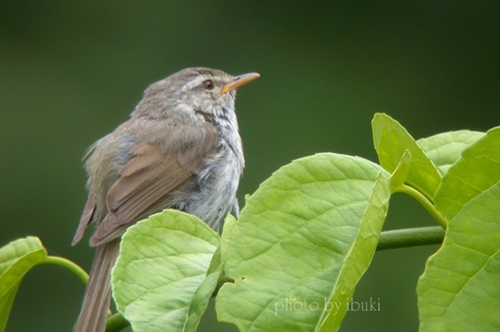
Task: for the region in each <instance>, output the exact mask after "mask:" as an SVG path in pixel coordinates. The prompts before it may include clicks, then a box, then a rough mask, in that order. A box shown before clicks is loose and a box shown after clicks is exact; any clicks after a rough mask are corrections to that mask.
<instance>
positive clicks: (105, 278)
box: [73, 239, 120, 332]
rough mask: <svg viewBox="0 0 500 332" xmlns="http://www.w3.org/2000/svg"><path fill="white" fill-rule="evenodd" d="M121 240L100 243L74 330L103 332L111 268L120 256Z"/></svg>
mask: <svg viewBox="0 0 500 332" xmlns="http://www.w3.org/2000/svg"><path fill="white" fill-rule="evenodd" d="M119 244H120V240H119V239H116V240H113V241H111V242H108V243H105V244H102V245H99V246H98V247H97V250H96V254H95V258H94V262H93V263H92V269H91V270H90V276H89V282H88V284H87V288H86V290H85V297H84V299H83V304H82V310H81V311H80V316H78V320H77V321H76V324H75V327H74V329H73V331H74V332H103V331H104V330H105V329H106V318H107V315H108V309H109V304H110V301H111V268H112V267H113V265H114V263H115V261H116V258H117V257H118V251H119Z"/></svg>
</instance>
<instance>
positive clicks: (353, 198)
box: [216, 153, 390, 331]
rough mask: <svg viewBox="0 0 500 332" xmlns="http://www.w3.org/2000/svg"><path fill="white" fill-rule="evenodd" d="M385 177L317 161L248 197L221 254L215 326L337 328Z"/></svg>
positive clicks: (377, 171) (370, 237) (370, 167)
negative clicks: (222, 266) (217, 323)
mask: <svg viewBox="0 0 500 332" xmlns="http://www.w3.org/2000/svg"><path fill="white" fill-rule="evenodd" d="M388 177H389V175H388V173H387V172H385V171H384V170H382V169H381V168H380V166H378V165H376V164H373V163H371V162H369V161H367V160H364V159H362V158H357V157H350V156H343V155H338V154H330V153H328V154H318V155H314V156H311V157H307V158H303V159H299V160H296V161H294V162H292V163H291V164H289V165H287V166H285V167H282V168H281V169H280V170H278V171H277V172H276V173H274V174H273V175H272V177H271V178H270V179H268V180H266V181H265V182H264V183H263V184H262V185H261V186H260V187H259V189H258V190H257V191H256V192H255V194H254V195H252V196H251V197H250V198H249V199H248V201H247V204H246V205H245V207H244V208H243V210H242V211H241V215H240V218H239V220H238V223H237V224H236V227H235V229H234V230H233V232H232V234H231V236H230V238H229V243H228V246H227V253H226V254H227V259H226V262H225V273H226V275H227V276H228V277H230V278H231V279H232V280H233V282H230V283H225V284H224V285H223V286H222V288H221V289H220V290H219V294H218V296H217V298H216V309H217V314H218V317H219V319H220V320H222V321H225V322H230V323H234V324H236V325H237V326H238V327H239V328H240V330H241V331H314V330H316V331H319V330H326V329H329V330H334V329H336V328H338V326H339V325H340V322H341V321H342V319H343V317H344V315H345V313H346V310H347V303H348V302H349V299H350V298H351V297H352V293H353V291H354V287H355V285H356V283H357V281H358V280H359V279H360V277H361V276H362V274H363V273H364V271H365V270H366V268H367V267H368V265H369V264H370V261H371V258H372V256H373V253H374V250H375V247H376V245H377V243H378V238H379V233H380V230H381V228H382V225H383V222H384V219H385V215H386V212H387V207H388V198H389V195H390V184H389V180H388Z"/></svg>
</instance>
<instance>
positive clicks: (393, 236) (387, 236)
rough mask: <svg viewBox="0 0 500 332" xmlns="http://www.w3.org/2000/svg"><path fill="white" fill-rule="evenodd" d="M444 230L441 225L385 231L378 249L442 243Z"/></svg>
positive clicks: (381, 235)
mask: <svg viewBox="0 0 500 332" xmlns="http://www.w3.org/2000/svg"><path fill="white" fill-rule="evenodd" d="M444 232H445V231H444V229H443V228H442V227H441V226H431V227H419V228H406V229H398V230H393V231H385V232H382V233H381V234H380V240H379V242H378V245H377V250H386V249H396V248H408V247H416V246H426V245H431V244H440V243H442V242H443V238H444Z"/></svg>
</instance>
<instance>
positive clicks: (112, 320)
mask: <svg viewBox="0 0 500 332" xmlns="http://www.w3.org/2000/svg"><path fill="white" fill-rule="evenodd" d="M129 325H130V323H129V322H128V321H127V320H126V319H125V318H124V317H123V316H122V315H121V314H120V313H119V312H117V313H116V314H113V315H111V316H108V320H107V321H106V332H115V331H121V330H123V329H125V328H127V327H128V326H129Z"/></svg>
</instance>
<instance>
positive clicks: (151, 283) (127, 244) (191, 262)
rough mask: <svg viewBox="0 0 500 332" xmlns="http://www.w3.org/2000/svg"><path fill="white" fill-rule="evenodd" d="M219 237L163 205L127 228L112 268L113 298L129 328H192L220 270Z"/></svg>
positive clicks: (171, 329)
mask: <svg viewBox="0 0 500 332" xmlns="http://www.w3.org/2000/svg"><path fill="white" fill-rule="evenodd" d="M219 244H220V238H219V235H218V234H217V233H215V232H214V231H213V230H212V229H211V228H210V227H209V226H207V225H206V224H205V223H204V222H203V221H201V220H200V219H198V218H197V217H195V216H193V215H189V214H186V213H182V212H179V211H174V210H165V211H163V212H162V213H158V214H155V215H152V216H150V217H149V218H148V219H146V220H143V221H140V222H138V223H137V224H136V225H134V226H132V227H130V228H129V229H128V230H127V232H126V233H125V235H124V236H123V238H122V243H121V245H120V256H119V258H118V260H117V263H116V265H115V267H114V268H113V271H112V286H113V297H114V299H115V301H116V303H117V307H118V310H119V311H120V312H121V313H122V314H123V316H124V317H125V318H126V319H127V320H128V321H129V322H130V323H131V325H132V327H133V329H134V331H195V330H196V327H197V326H198V324H199V322H200V319H201V316H202V315H203V313H204V311H205V309H206V307H207V305H208V301H209V299H210V296H211V295H212V293H213V291H214V289H215V286H216V284H217V280H218V278H219V275H220V267H221V263H220V250H219V251H217V254H216V255H214V253H216V250H217V248H218V246H219Z"/></svg>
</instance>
